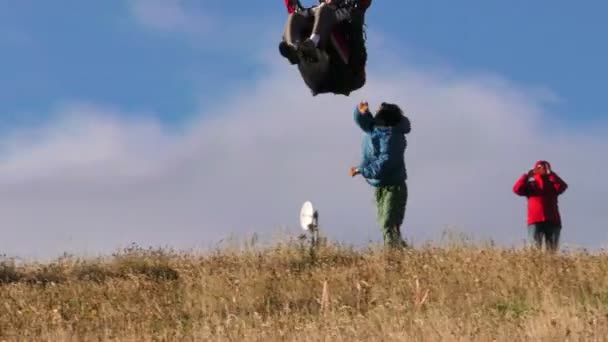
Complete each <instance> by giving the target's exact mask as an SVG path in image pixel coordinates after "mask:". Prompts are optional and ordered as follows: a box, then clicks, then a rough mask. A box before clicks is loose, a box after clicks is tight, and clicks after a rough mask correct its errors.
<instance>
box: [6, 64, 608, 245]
mask: <svg viewBox="0 0 608 342" xmlns="http://www.w3.org/2000/svg"><path fill="white" fill-rule="evenodd" d="M371 58H374V59H375V60H374V63H373V65H382V66H383V67H381V68H374V70H371V71H370V72H369V75H370V80H369V83H368V84H367V86H366V87H365V88H364V89H362V90H361V91H358V92H356V93H354V94H353V95H352V96H351V97H350V98H346V97H342V96H331V95H322V96H318V97H315V98H311V97H310V95H309V92H308V90H307V89H306V88H305V86H304V84H303V82H302V81H301V80H300V78H299V77H298V75H297V72H296V70H295V69H293V68H290V67H289V66H288V65H287V64H286V63H285V62H284V61H282V60H280V57H279V56H275V60H272V61H271V63H275V62H276V64H275V65H276V66H275V67H273V68H272V69H271V71H270V73H269V74H268V75H267V77H265V78H264V79H262V80H260V81H259V82H257V83H255V84H251V85H249V87H242V88H240V89H243V90H242V91H240V92H239V93H235V94H234V96H233V100H232V101H228V102H225V103H216V104H213V105H211V106H209V105H208V106H207V107H205V108H201V110H200V116H199V119H198V120H195V121H193V122H191V123H190V124H189V126H188V129H187V130H186V132H185V133H184V134H183V135H171V134H169V133H167V132H166V131H165V130H163V127H162V126H161V125H160V124H159V123H157V122H155V121H153V120H134V119H132V120H127V119H124V117H125V116H124V115H122V114H121V112H120V111H119V110H116V109H113V108H106V107H103V106H97V105H94V104H93V105H83V104H75V105H74V104H73V105H69V106H67V107H62V108H59V109H58V111H59V112H60V113H62V115H60V117H61V119H60V120H58V121H57V122H55V123H54V124H53V125H51V126H47V127H44V128H41V129H36V130H34V131H22V132H17V133H15V135H13V136H10V137H5V138H4V139H3V141H2V143H3V147H4V148H3V151H4V152H3V154H2V160H1V162H0V191H1V192H2V194H3V195H2V197H1V198H0V216H1V217H2V218H3V232H4V234H3V238H2V240H1V242H0V250H1V251H5V252H8V253H10V254H19V255H49V254H50V255H54V254H57V253H60V252H62V251H66V250H67V251H74V252H84V251H89V252H96V251H108V250H112V249H114V248H116V247H118V246H124V245H127V244H129V243H130V242H137V243H139V244H143V245H149V244H155V245H157V244H166V245H170V246H174V247H178V248H181V247H194V246H197V245H204V244H209V243H212V241H217V240H218V239H221V238H224V237H226V236H227V235H228V234H230V232H233V233H236V234H240V235H243V234H249V233H253V232H257V233H262V234H263V233H272V232H275V231H276V230H277V229H278V228H279V227H283V226H287V227H289V229H291V230H292V231H293V232H297V231H298V227H297V223H298V222H297V215H298V210H299V206H300V205H301V203H302V202H303V201H305V200H308V199H311V200H313V201H314V202H315V203H316V204H317V206H318V207H319V208H320V215H321V223H322V225H323V228H324V229H325V231H326V232H327V233H328V234H330V236H332V237H334V238H337V239H340V240H343V241H347V242H361V241H364V240H365V239H366V238H368V237H369V238H373V239H374V240H377V239H378V238H379V231H378V229H377V228H376V226H375V223H374V222H375V217H374V214H375V211H374V208H373V203H372V189H371V188H370V187H369V186H368V185H367V184H365V183H364V182H363V181H362V180H361V179H360V178H357V179H351V178H349V177H348V175H347V170H348V167H349V166H351V165H354V164H356V163H358V161H359V152H360V151H359V148H360V139H361V133H360V132H359V131H358V130H357V128H356V126H355V125H354V123H353V121H352V109H353V108H354V105H355V104H356V102H357V101H358V100H359V99H362V98H366V99H369V100H370V102H371V103H372V104H378V103H379V102H381V101H392V102H396V103H399V104H401V105H402V106H403V107H404V108H405V110H406V111H407V112H408V113H409V115H410V117H411V120H412V125H413V129H412V133H411V134H410V135H409V136H408V140H409V147H408V150H407V151H406V163H407V167H408V173H409V177H410V178H409V185H410V200H409V203H408V208H407V213H406V223H405V225H404V231H405V232H406V234H407V235H408V237H414V238H415V240H416V241H417V242H421V240H423V239H428V238H437V237H438V236H439V234H440V232H441V231H442V230H443V229H444V228H445V227H446V226H448V225H455V226H457V227H458V228H460V229H462V230H465V231H468V232H471V233H474V234H475V236H478V237H491V238H494V239H496V240H497V241H499V242H505V243H511V242H517V241H519V240H521V239H522V238H524V236H525V201H524V200H523V199H521V198H517V197H516V196H515V195H514V194H513V193H512V192H511V187H512V185H513V183H514V181H515V180H516V178H517V177H518V176H519V175H520V174H521V173H522V172H524V171H525V170H526V169H527V168H529V167H530V166H531V165H532V164H533V163H534V162H535V161H536V160H537V159H548V160H550V161H551V162H552V163H553V165H554V168H555V169H556V171H557V172H559V173H560V174H561V175H562V176H563V178H564V179H565V180H566V181H567V182H568V183H569V184H570V189H569V190H568V191H567V192H566V194H565V195H564V196H563V197H562V199H561V206H562V213H563V217H564V232H563V239H564V242H566V243H577V244H584V245H587V246H593V247H598V246H599V245H600V244H601V243H603V242H604V241H606V234H607V233H606V232H605V229H603V228H604V226H603V225H604V222H605V220H606V216H607V215H606V210H605V209H604V205H603V203H604V198H605V196H606V194H608V185H607V184H606V183H605V182H601V179H602V178H601V177H602V174H601V173H602V171H603V170H604V168H605V167H606V166H607V164H608V163H607V161H606V159H605V158H602V157H601V156H603V155H604V153H603V151H605V150H606V149H607V148H608V139H607V138H606V136H605V135H604V134H603V132H604V130H603V128H605V127H606V125H605V123H598V124H597V125H596V127H595V129H594V130H585V129H583V128H580V129H570V128H569V127H568V123H566V122H559V121H558V120H556V119H554V118H553V117H552V115H551V113H547V112H545V111H544V109H543V104H544V103H545V101H547V100H553V99H552V98H551V97H548V96H547V93H546V92H545V91H537V90H534V89H527V88H524V87H520V86H518V85H514V84H510V83H509V82H507V81H505V80H504V79H500V78H499V77H497V76H495V75H494V76H486V75H476V76H471V75H468V76H465V75H459V74H458V73H457V72H455V71H453V70H452V71H445V70H440V71H438V70H424V71H420V70H419V69H416V68H414V67H412V66H410V65H408V64H407V63H406V62H403V61H400V62H396V61H395V59H387V60H381V59H382V58H383V56H379V55H376V54H374V55H373V56H372V57H371ZM208 113H211V114H213V116H212V118H211V119H209V116H207V114H208ZM138 117H141V116H138Z"/></svg>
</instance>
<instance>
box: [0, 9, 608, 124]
mask: <svg viewBox="0 0 608 342" xmlns="http://www.w3.org/2000/svg"><path fill="white" fill-rule="evenodd" d="M184 3H186V4H187V5H188V6H194V8H196V9H198V10H201V11H205V12H206V11H208V12H212V13H214V14H219V15H221V16H222V17H223V18H224V19H226V20H233V19H232V18H233V17H235V16H237V15H238V16H247V17H249V19H248V20H252V21H256V19H254V18H258V19H257V20H259V24H257V25H260V26H263V27H265V28H266V27H269V28H268V30H275V31H276V32H275V34H276V36H277V37H278V36H279V35H280V33H281V30H282V25H283V20H284V18H285V13H284V8H283V5H282V3H281V1H278V0H277V1H260V2H257V3H250V5H251V6H249V7H247V8H246V9H245V10H244V9H242V8H240V7H241V3H240V2H239V5H238V6H237V5H235V3H234V2H230V1H222V2H205V1H203V2H197V3H195V2H194V1H186V2H184ZM129 6H130V5H129V2H128V1H65V0H62V1H58V2H52V3H51V2H39V1H32V0H29V1H28V0H24V1H18V2H12V3H11V4H10V5H5V6H4V7H5V8H4V9H3V10H2V11H1V12H0V31H2V34H0V55H1V56H2V63H1V64H0V74H1V75H2V78H0V113H2V115H3V116H4V117H5V118H6V117H8V118H9V119H8V120H6V119H5V120H3V121H4V124H5V125H6V124H8V125H10V124H11V122H23V121H25V120H26V119H27V118H31V117H32V116H34V117H36V119H40V118H39V117H38V116H44V115H49V114H48V112H49V108H51V107H52V106H54V105H56V104H57V103H60V102H62V101H68V100H72V99H86V100H88V101H94V102H102V103H113V104H116V105H120V106H122V107H124V108H127V109H135V110H145V111H152V112H154V113H156V114H157V115H160V116H161V117H162V118H163V119H164V120H166V121H167V122H171V121H173V120H178V119H179V117H180V116H183V115H186V114H188V113H191V112H192V111H193V110H194V109H195V107H196V103H197V101H203V100H204V99H201V98H198V95H197V94H206V95H207V96H209V98H210V99H211V98H215V97H217V96H218V95H221V93H222V92H223V91H222V90H220V89H221V88H224V87H226V86H227V85H230V84H232V83H234V82H239V81H242V80H243V79H248V78H252V77H258V76H259V75H260V74H261V72H260V70H259V69H258V70H256V65H257V64H256V62H257V61H255V60H252V59H251V58H249V57H250V54H251V50H250V48H251V45H248V44H247V43H246V42H243V43H242V45H243V49H231V50H230V51H227V52H222V51H221V50H209V49H205V48H204V44H209V42H210V41H212V40H213V38H211V37H201V38H200V41H201V44H193V43H192V41H191V40H189V39H188V38H185V37H180V36H179V35H177V34H171V33H168V34H155V33H153V32H152V33H151V32H150V31H148V30H146V29H145V28H142V27H141V26H140V25H139V24H138V23H137V21H136V20H135V18H134V17H133V15H132V13H131V12H130V8H129ZM207 6H209V7H207ZM239 11H240V13H239ZM607 11H608V4H607V3H606V2H603V1H586V2H585V3H584V4H582V3H575V2H571V1H533V2H528V1H526V2H524V1H516V2H487V1H465V2H459V3H446V2H444V1H407V2H405V1H376V2H375V3H374V4H373V7H372V8H371V10H370V12H369V19H368V23H369V27H370V29H371V30H378V31H381V32H382V33H384V34H387V35H390V36H391V38H392V39H393V42H394V43H395V45H394V46H391V49H393V51H394V52H395V53H403V54H407V56H408V58H410V59H412V60H413V61H414V62H415V63H418V64H421V65H425V64H440V65H441V64H447V65H450V66H451V67H454V68H457V69H459V70H475V71H478V70H484V71H490V72H494V73H499V74H501V75H503V76H504V77H506V78H508V79H511V80H514V81H516V82H520V83H523V84H528V85H533V86H541V87H547V88H549V89H551V90H552V91H553V92H555V94H556V95H557V96H558V97H559V99H560V101H559V103H557V104H554V105H553V107H552V108H551V110H552V112H553V113H554V114H555V115H559V116H565V117H568V118H570V119H572V120H587V119H594V118H599V117H602V116H603V115H604V114H605V113H606V108H607V106H608V105H607V104H606V102H605V99H604V96H603V94H604V92H605V85H604V80H606V79H608V67H607V66H606V62H605V61H606V60H608V46H607V45H606V44H603V43H602V41H603V40H604V39H605V37H604V35H605V33H606V32H608V22H607V21H606V20H605V16H604V15H605V13H606V12H607ZM237 13H238V14H237ZM238 19H239V17H236V20H238ZM250 29H251V32H252V33H253V34H254V35H255V31H256V26H251V27H250ZM217 37H218V38H219V37H220V36H217ZM238 39H242V40H247V39H248V37H247V36H245V35H244V34H243V35H242V36H240V37H239V38H238ZM254 39H255V41H258V39H257V37H254ZM372 62H373V60H372ZM33 113H37V114H33Z"/></svg>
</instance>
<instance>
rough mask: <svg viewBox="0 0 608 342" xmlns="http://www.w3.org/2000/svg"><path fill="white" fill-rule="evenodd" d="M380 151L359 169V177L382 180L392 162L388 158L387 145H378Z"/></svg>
mask: <svg viewBox="0 0 608 342" xmlns="http://www.w3.org/2000/svg"><path fill="white" fill-rule="evenodd" d="M379 147H380V151H379V153H378V155H377V156H376V157H374V158H373V159H371V160H369V161H367V162H366V163H365V164H362V165H361V166H360V167H359V170H360V171H361V175H362V176H363V177H365V178H368V179H382V177H383V176H384V174H385V173H386V171H387V170H390V169H391V167H392V165H391V164H393V163H394V162H391V159H390V158H389V151H388V144H386V143H382V144H380V146H379Z"/></svg>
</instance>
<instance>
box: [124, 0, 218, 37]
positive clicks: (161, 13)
mask: <svg viewBox="0 0 608 342" xmlns="http://www.w3.org/2000/svg"><path fill="white" fill-rule="evenodd" d="M131 9H132V13H133V15H134V17H135V19H136V20H137V21H138V22H139V23H140V24H141V25H143V26H145V27H147V28H150V29H153V30H157V31H161V32H173V33H186V34H194V35H206V34H209V33H210V32H213V31H214V30H215V29H216V27H217V17H216V16H214V15H212V14H210V13H208V12H203V11H202V10H199V9H197V8H195V7H187V6H186V4H185V3H184V1H182V0H131Z"/></svg>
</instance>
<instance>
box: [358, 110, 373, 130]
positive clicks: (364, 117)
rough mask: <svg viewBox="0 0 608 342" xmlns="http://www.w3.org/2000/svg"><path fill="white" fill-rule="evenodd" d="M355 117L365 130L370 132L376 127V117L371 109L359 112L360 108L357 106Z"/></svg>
mask: <svg viewBox="0 0 608 342" xmlns="http://www.w3.org/2000/svg"><path fill="white" fill-rule="evenodd" d="M354 118H355V122H356V123H357V125H358V126H359V127H360V128H361V129H362V130H363V132H366V133H369V132H371V131H372V129H373V128H374V117H373V116H372V113H370V112H369V111H368V112H366V113H363V114H361V113H359V108H355V112H354Z"/></svg>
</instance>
